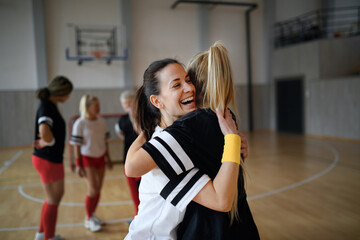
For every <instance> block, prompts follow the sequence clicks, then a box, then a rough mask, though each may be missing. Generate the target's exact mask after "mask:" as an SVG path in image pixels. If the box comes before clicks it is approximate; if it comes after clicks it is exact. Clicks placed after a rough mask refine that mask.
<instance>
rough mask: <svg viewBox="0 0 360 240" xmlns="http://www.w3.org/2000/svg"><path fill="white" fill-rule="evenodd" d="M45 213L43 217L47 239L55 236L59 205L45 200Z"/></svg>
mask: <svg viewBox="0 0 360 240" xmlns="http://www.w3.org/2000/svg"><path fill="white" fill-rule="evenodd" d="M45 204H46V206H45V213H44V219H43V226H44V233H45V239H49V238H52V237H54V235H55V227H56V218H57V210H58V206H59V205H51V204H48V203H47V202H45Z"/></svg>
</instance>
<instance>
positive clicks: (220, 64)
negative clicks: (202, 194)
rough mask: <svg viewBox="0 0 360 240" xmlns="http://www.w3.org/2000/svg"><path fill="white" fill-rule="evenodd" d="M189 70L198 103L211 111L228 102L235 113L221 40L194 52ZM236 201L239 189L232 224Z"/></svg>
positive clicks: (229, 67)
mask: <svg viewBox="0 0 360 240" xmlns="http://www.w3.org/2000/svg"><path fill="white" fill-rule="evenodd" d="M188 74H189V76H190V79H192V81H193V82H194V85H195V87H196V93H197V94H196V95H197V97H196V103H197V105H198V107H200V108H210V109H211V110H212V111H214V112H215V110H216V108H219V109H221V111H222V112H224V111H225V109H226V108H227V107H228V106H229V105H230V104H231V105H232V109H233V110H234V112H235V115H237V116H238V114H237V108H236V103H235V90H234V81H233V75H232V70H231V65H230V60H229V55H228V51H227V49H226V48H225V47H224V45H223V44H222V43H221V42H219V41H217V42H215V43H214V45H212V46H211V47H210V49H209V50H208V51H205V52H201V53H199V54H198V55H196V56H195V57H194V58H193V59H192V60H191V61H190V63H189V64H188ZM237 119H239V118H237ZM240 166H241V171H242V173H243V174H244V168H245V167H244V163H243V161H241V162H240ZM237 202H238V189H236V192H235V196H234V200H233V205H232V209H231V211H230V223H231V224H232V223H233V221H234V219H235V218H236V219H238V218H239V215H238V208H237Z"/></svg>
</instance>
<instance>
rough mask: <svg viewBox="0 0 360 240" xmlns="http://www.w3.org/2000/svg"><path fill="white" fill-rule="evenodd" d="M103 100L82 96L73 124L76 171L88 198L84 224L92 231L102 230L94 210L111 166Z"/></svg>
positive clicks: (72, 139) (72, 140)
mask: <svg viewBox="0 0 360 240" xmlns="http://www.w3.org/2000/svg"><path fill="white" fill-rule="evenodd" d="M99 112H100V104H99V100H98V98H97V97H95V96H90V95H87V94H85V95H84V96H82V98H81V100H80V113H81V116H80V118H78V119H77V120H76V121H75V123H74V126H73V130H72V135H71V140H70V143H71V144H72V145H74V146H75V159H76V173H77V174H78V175H79V176H80V177H85V179H86V182H87V185H88V192H87V195H86V198H85V210H86V219H85V223H84V225H85V227H86V228H87V229H89V230H90V231H92V232H96V231H99V230H101V225H103V224H104V221H102V220H101V219H99V218H98V217H97V216H96V215H95V214H94V212H95V209H96V207H97V205H98V202H99V199H100V192H101V188H102V184H103V180H104V176H105V165H106V163H107V164H108V167H109V168H110V169H112V162H111V159H110V156H109V152H108V149H109V148H108V143H107V140H108V138H109V131H108V128H107V126H106V122H105V120H104V119H103V118H102V117H101V116H99Z"/></svg>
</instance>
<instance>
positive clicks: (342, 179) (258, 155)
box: [0, 133, 360, 240]
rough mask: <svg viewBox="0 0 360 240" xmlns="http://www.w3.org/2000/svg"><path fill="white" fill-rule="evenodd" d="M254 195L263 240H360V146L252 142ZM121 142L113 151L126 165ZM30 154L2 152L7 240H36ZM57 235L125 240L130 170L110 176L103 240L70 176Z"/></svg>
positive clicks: (2, 230)
mask: <svg viewBox="0 0 360 240" xmlns="http://www.w3.org/2000/svg"><path fill="white" fill-rule="evenodd" d="M248 139H249V142H250V158H249V159H248V160H247V180H248V184H247V193H248V201H249V204H250V208H251V210H252V213H253V215H254V218H255V222H256V224H257V226H258V229H259V232H260V235H261V238H262V239H276V240H280V239H304V240H305V239H306V240H308V239H317V240H319V239H327V240H331V239H334V240H335V239H360V191H359V189H360V143H359V142H348V141H334V140H321V139H316V138H308V137H304V136H299V135H290V134H276V133H253V134H251V135H248ZM121 144H122V143H121V142H119V141H114V142H112V143H111V154H112V158H113V159H114V160H120V158H121V157H120V156H121V155H122V154H121V151H120V150H119V149H121ZM31 154H32V149H31V147H21V148H20V147H14V148H2V149H0V200H1V205H0V219H1V220H0V239H33V238H34V234H35V232H36V231H37V228H38V222H39V217H40V210H41V205H42V203H41V201H42V199H43V198H44V194H43V192H42V189H41V185H40V178H39V176H38V174H37V172H36V170H35V169H34V168H33V166H32V163H31ZM65 164H66V184H65V195H64V198H63V201H62V205H61V206H60V208H59V214H58V222H57V224H58V225H57V233H59V234H61V235H62V236H63V237H64V238H65V239H67V240H71V239H77V240H81V239H102V240H110V239H123V238H124V237H125V235H126V233H127V231H128V225H127V221H128V220H129V219H130V218H131V217H132V213H133V206H132V203H131V201H130V196H129V191H128V187H127V183H126V179H125V178H124V174H123V165H122V164H116V165H115V166H114V169H113V170H112V171H107V173H106V179H105V183H104V187H103V191H102V195H101V200H100V206H98V209H97V215H98V216H99V217H101V218H103V219H104V220H106V221H107V225H106V226H104V228H103V230H102V231H101V232H98V233H92V232H89V231H87V230H86V229H85V228H84V227H83V220H84V216H85V211H84V207H83V200H84V197H85V193H86V185H85V183H84V181H83V180H81V179H79V178H78V177H76V175H75V174H73V173H71V172H70V171H69V168H68V167H67V166H68V153H67V152H66V153H65Z"/></svg>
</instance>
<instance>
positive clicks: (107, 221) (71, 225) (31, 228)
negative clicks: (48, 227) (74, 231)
mask: <svg viewBox="0 0 360 240" xmlns="http://www.w3.org/2000/svg"><path fill="white" fill-rule="evenodd" d="M131 219H132V218H119V219H113V220H106V221H105V223H120V222H128V221H130V220H131ZM77 226H84V223H83V222H80V223H67V224H56V228H63V227H77ZM33 229H39V226H34V227H18V228H0V232H7V231H21V230H33Z"/></svg>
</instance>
